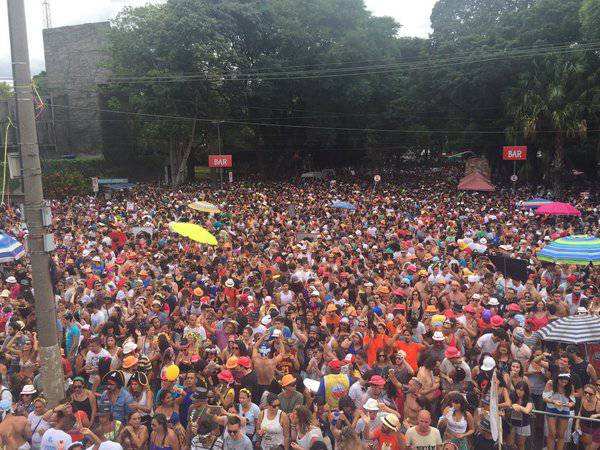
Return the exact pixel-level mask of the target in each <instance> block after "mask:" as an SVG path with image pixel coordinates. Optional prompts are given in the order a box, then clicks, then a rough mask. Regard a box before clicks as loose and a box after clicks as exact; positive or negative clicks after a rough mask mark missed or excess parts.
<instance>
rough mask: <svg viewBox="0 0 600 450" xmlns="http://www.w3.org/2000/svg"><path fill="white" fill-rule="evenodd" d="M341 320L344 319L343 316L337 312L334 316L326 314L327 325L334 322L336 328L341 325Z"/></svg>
mask: <svg viewBox="0 0 600 450" xmlns="http://www.w3.org/2000/svg"><path fill="white" fill-rule="evenodd" d="M340 320H342V318H341V317H340V316H338V315H337V314H336V315H334V316H333V317H330V316H329V314H325V323H326V324H327V325H331V324H333V325H334V326H335V328H337V327H338V326H339V325H340Z"/></svg>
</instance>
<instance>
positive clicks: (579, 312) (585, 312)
mask: <svg viewBox="0 0 600 450" xmlns="http://www.w3.org/2000/svg"><path fill="white" fill-rule="evenodd" d="M587 313H588V310H587V309H585V308H584V307H583V306H580V307H578V308H577V314H587Z"/></svg>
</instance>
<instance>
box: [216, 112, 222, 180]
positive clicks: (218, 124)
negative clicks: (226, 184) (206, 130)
mask: <svg viewBox="0 0 600 450" xmlns="http://www.w3.org/2000/svg"><path fill="white" fill-rule="evenodd" d="M217 140H218V145H219V155H220V154H221V122H220V121H219V122H217ZM219 176H220V178H221V190H223V168H222V167H221V168H219Z"/></svg>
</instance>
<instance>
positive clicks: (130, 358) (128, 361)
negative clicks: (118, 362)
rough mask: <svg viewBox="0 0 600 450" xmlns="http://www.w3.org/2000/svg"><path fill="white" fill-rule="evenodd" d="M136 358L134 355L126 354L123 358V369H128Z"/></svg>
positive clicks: (134, 363) (134, 362) (133, 364)
mask: <svg viewBox="0 0 600 450" xmlns="http://www.w3.org/2000/svg"><path fill="white" fill-rule="evenodd" d="M138 361H139V360H138V359H137V358H136V357H135V356H127V357H126V358H125V359H123V369H129V368H130V367H133V366H135V365H136V364H137V363H138Z"/></svg>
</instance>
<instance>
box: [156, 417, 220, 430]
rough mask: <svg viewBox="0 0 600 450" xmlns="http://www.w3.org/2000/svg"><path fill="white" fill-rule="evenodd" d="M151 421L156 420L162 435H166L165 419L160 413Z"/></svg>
mask: <svg viewBox="0 0 600 450" xmlns="http://www.w3.org/2000/svg"><path fill="white" fill-rule="evenodd" d="M230 417H231V416H230ZM153 419H154V420H156V421H157V422H158V424H159V425H160V426H161V428H162V429H163V433H165V434H167V430H168V423H167V417H166V416H165V415H164V414H162V413H158V414H155V415H154V417H153Z"/></svg>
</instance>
